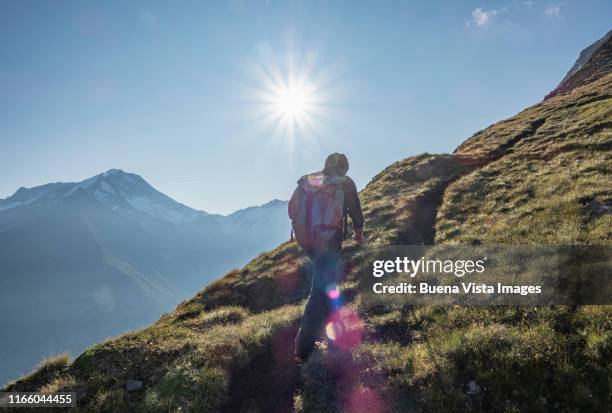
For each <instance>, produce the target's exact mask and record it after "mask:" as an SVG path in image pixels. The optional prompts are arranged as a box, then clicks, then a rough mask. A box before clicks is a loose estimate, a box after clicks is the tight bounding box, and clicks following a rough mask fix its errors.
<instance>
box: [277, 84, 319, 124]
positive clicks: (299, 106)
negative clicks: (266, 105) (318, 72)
mask: <svg viewBox="0 0 612 413" xmlns="http://www.w3.org/2000/svg"><path fill="white" fill-rule="evenodd" d="M313 103H314V97H313V96H311V93H309V91H308V89H307V88H306V86H305V85H295V84H294V85H287V86H285V85H281V86H280V87H279V88H278V90H276V91H275V94H274V97H273V106H274V111H275V112H276V114H277V115H278V116H280V117H282V118H284V119H285V120H287V121H290V122H297V121H299V120H300V119H303V118H304V117H305V116H307V115H308V113H309V111H310V110H312V109H313Z"/></svg>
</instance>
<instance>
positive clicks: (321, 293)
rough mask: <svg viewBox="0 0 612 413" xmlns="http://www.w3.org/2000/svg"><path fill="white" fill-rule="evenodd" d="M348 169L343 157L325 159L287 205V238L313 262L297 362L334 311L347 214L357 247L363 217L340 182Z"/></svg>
mask: <svg viewBox="0 0 612 413" xmlns="http://www.w3.org/2000/svg"><path fill="white" fill-rule="evenodd" d="M348 169H349V164H348V160H347V159H346V156H344V155H343V154H340V153H333V154H331V155H329V156H328V157H327V160H326V161H325V168H324V169H323V170H322V171H320V172H315V173H312V174H310V175H305V176H303V177H302V178H300V180H299V181H298V187H297V189H296V190H295V192H294V193H293V196H292V197H291V200H290V201H289V218H291V224H292V226H293V233H294V234H295V238H296V240H297V242H298V244H300V246H301V247H302V248H303V249H304V251H305V252H306V254H308V256H309V257H310V259H311V260H312V262H313V275H312V286H311V288H310V296H309V297H308V302H307V303H306V308H305V309H304V316H303V317H302V322H301V324H300V329H299V331H298V334H297V337H296V338H295V357H296V359H298V360H304V359H306V358H307V357H308V355H309V354H310V353H311V352H312V350H313V348H314V344H315V341H316V339H317V338H318V337H319V336H320V334H321V331H322V328H323V323H324V322H325V319H326V318H327V317H328V316H329V315H330V314H331V312H332V311H333V310H335V309H336V307H337V306H338V303H339V301H338V298H339V293H338V287H337V284H338V282H339V281H340V280H341V278H342V276H343V275H344V264H343V262H342V259H341V257H340V250H341V249H342V241H343V239H344V235H345V234H344V231H345V225H344V220H345V216H346V214H347V213H348V215H349V216H350V217H351V220H352V222H353V228H354V232H355V236H354V238H355V241H357V242H358V243H360V244H361V243H362V242H363V214H362V212H361V205H360V204H359V196H358V195H357V188H356V187H355V183H354V182H353V180H352V179H351V178H349V177H348V176H346V172H347V171H348Z"/></svg>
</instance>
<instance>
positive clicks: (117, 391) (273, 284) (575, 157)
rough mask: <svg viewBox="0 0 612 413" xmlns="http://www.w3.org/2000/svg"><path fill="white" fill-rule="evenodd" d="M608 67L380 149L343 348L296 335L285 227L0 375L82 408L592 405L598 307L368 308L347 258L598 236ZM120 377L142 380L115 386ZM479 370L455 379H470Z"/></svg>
mask: <svg viewBox="0 0 612 413" xmlns="http://www.w3.org/2000/svg"><path fill="white" fill-rule="evenodd" d="M611 93H612V75H608V76H606V77H604V78H602V79H600V80H598V81H597V82H594V83H591V84H589V85H586V86H583V87H581V88H579V89H576V90H575V91H573V92H572V93H570V94H568V95H562V96H557V97H554V98H552V99H549V100H547V101H545V102H542V103H540V104H538V105H535V106H533V107H531V108H529V109H527V110H525V111H523V112H521V113H520V114H518V115H516V116H515V117H513V118H511V119H508V120H505V121H502V122H499V123H497V124H495V125H492V126H491V127H489V128H487V129H485V130H484V131H481V132H479V133H477V134H475V135H474V136H473V137H472V138H470V139H469V140H467V141H466V142H465V143H464V144H463V145H461V146H460V147H459V148H458V149H457V151H456V153H455V154H454V155H427V154H425V155H420V156H416V157H411V158H407V159H405V160H403V161H399V162H396V163H394V164H393V165H391V166H389V167H388V168H386V169H385V170H384V171H382V172H381V173H380V174H379V175H377V176H376V177H374V178H373V180H372V181H371V182H370V183H369V184H368V186H367V187H366V188H365V189H364V190H363V191H362V193H361V199H362V201H363V205H364V213H365V216H366V222H367V234H366V235H367V237H368V239H369V244H368V246H367V247H358V246H356V245H355V244H354V243H353V242H351V241H349V242H347V243H346V248H345V252H344V254H345V256H346V258H347V262H349V264H350V265H349V273H348V275H347V277H346V280H345V282H344V284H343V289H344V291H345V294H346V297H347V299H348V301H349V304H348V306H350V307H352V308H354V309H355V310H356V311H357V312H358V314H359V315H360V317H361V318H362V319H363V320H364V321H365V341H364V343H363V344H362V345H360V346H359V347H357V348H354V349H353V350H352V351H350V352H342V351H338V350H332V349H330V348H328V347H327V346H326V344H325V343H323V344H322V345H321V346H320V347H319V348H318V349H317V350H316V352H315V353H314V354H313V356H312V357H311V358H310V359H309V360H308V362H307V363H305V364H304V365H303V366H302V367H301V368H299V369H298V368H297V367H296V366H295V365H294V364H293V363H292V362H291V351H292V344H293V343H292V340H293V336H294V335H295V331H296V325H297V322H298V321H299V317H300V315H301V311H302V305H303V300H304V298H305V297H306V296H307V289H308V281H309V277H310V267H309V263H308V261H307V260H305V259H304V257H303V256H302V254H301V253H300V251H299V248H297V247H296V245H295V244H294V243H285V244H283V245H281V246H279V247H278V248H277V249H275V250H273V251H271V252H269V253H265V254H262V255H261V256H259V257H258V258H256V259H255V260H253V261H252V262H251V263H249V264H248V265H247V266H245V267H244V268H242V269H240V270H235V271H233V272H230V273H229V274H227V275H226V276H225V277H223V278H221V279H219V280H218V281H216V282H215V283H213V284H212V285H210V286H209V287H207V288H206V289H204V290H203V291H201V292H200V293H199V294H198V295H196V296H195V297H194V298H193V299H191V300H189V301H186V302H184V303H182V304H181V305H179V306H178V307H177V309H176V310H175V311H174V312H172V313H170V314H167V315H165V316H163V317H162V318H161V319H160V320H159V321H158V322H157V323H155V324H154V325H152V326H150V327H148V328H145V329H143V330H141V331H136V332H131V333H128V334H125V335H123V336H121V337H118V338H115V339H112V340H109V341H107V342H104V343H101V344H99V345H96V346H94V347H92V348H90V349H88V350H87V351H86V352H85V353H83V354H82V355H80V356H79V357H78V358H77V359H76V360H75V361H74V362H73V363H72V364H69V363H66V361H65V359H62V358H60V359H55V360H50V361H48V362H47V363H45V365H44V367H43V368H40V369H39V370H37V371H36V372H34V373H33V374H32V375H30V376H28V377H25V378H23V379H21V380H19V381H17V382H15V383H13V384H11V385H9V386H8V387H7V388H5V389H4V390H20V391H33V390H37V389H44V390H47V391H52V390H60V389H61V390H68V389H74V390H76V391H77V392H78V394H79V397H80V405H81V406H82V409H83V410H84V411H98V410H106V411H141V410H142V411H160V410H161V411H164V410H166V411H175V410H177V409H178V408H179V407H180V408H181V409H182V411H228V412H233V411H253V412H257V411H261V412H264V411H265V412H274V411H287V410H288V409H290V408H293V409H295V410H297V411H306V412H320V411H330V412H333V411H339V410H342V409H345V410H346V409H350V410H352V411H369V412H376V411H377V410H378V411H381V410H384V411H406V410H410V409H414V410H416V411H420V410H424V411H450V410H459V411H462V410H471V411H507V412H511V411H550V410H559V411H576V410H591V411H605V410H610V409H611V408H612V400H611V396H610V394H611V390H610V389H611V386H612V384H611V380H612V379H611V377H612V351H611V349H612V333H611V331H612V330H611V327H612V310H611V309H610V307H593V306H591V307H582V308H567V307H539V308H515V307H512V308H509V307H502V308H490V309H485V308H463V307H451V308H446V307H445V308H442V307H423V308H417V309H408V308H406V309H404V310H402V311H390V312H384V311H382V312H381V311H379V312H372V311H370V310H366V309H364V308H362V307H361V306H360V305H359V297H358V295H357V292H356V291H357V288H356V286H357V285H358V283H359V280H358V279H355V277H354V274H355V273H356V271H355V270H356V269H357V268H359V266H360V265H362V264H361V263H362V262H363V257H366V256H367V254H369V253H370V251H371V248H373V247H375V246H377V245H385V244H390V243H395V242H402V243H432V242H434V241H435V242H437V243H442V242H474V241H475V240H479V241H485V242H487V241H491V242H500V243H597V244H602V243H603V244H606V243H609V242H610V239H611V236H610V228H612V225H611V224H612V222H611V215H610V213H609V211H610V206H611V203H612V201H611V200H612V189H611V188H610V179H609V169H610V165H612V163H611V162H610V157H611V155H610V147H611V144H612V143H611V142H612V139H611V137H612V136H611V129H610V126H611V122H610V119H612V100H611ZM128 379H138V380H142V381H143V382H144V388H143V389H142V390H139V391H135V392H131V393H128V392H126V391H125V390H124V389H125V383H126V381H127V380H128ZM471 381H474V384H476V385H478V386H480V391H479V392H476V393H474V392H472V393H473V394H469V393H470V392H469V391H468V383H470V382H471Z"/></svg>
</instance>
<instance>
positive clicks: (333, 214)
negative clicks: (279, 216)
mask: <svg viewBox="0 0 612 413" xmlns="http://www.w3.org/2000/svg"><path fill="white" fill-rule="evenodd" d="M345 182H346V178H345V177H343V176H327V175H324V174H323V173H321V172H318V173H314V174H311V175H306V176H303V177H302V178H301V179H300V180H299V181H298V187H297V188H296V190H295V192H294V193H293V196H292V197H291V200H290V201H289V218H291V225H292V227H293V234H294V235H295V239H296V241H297V242H298V244H299V245H300V246H301V247H302V248H303V249H304V250H305V251H307V252H312V251H314V250H316V249H318V248H321V247H323V246H325V244H326V243H327V242H328V241H330V240H331V239H332V238H333V237H334V235H336V234H337V233H338V231H342V230H343V226H342V225H343V218H344V189H343V184H344V183H345Z"/></svg>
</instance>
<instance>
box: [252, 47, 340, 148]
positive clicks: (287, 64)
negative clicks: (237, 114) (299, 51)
mask: <svg viewBox="0 0 612 413" xmlns="http://www.w3.org/2000/svg"><path fill="white" fill-rule="evenodd" d="M255 67H256V68H257V70H256V73H255V81H256V83H255V85H256V86H255V87H254V89H253V97H254V98H253V101H254V102H255V103H256V107H255V112H254V118H255V119H256V121H257V122H260V123H259V125H261V130H262V131H263V134H266V135H267V136H270V137H274V138H279V139H281V141H282V142H286V143H290V144H293V142H294V141H296V140H297V139H306V140H313V139H315V138H316V136H317V135H318V134H319V133H320V131H321V130H322V127H323V124H322V123H323V122H324V121H325V119H326V117H327V116H328V113H326V112H327V106H328V104H329V102H330V100H329V99H330V96H329V91H328V90H327V89H326V87H325V85H324V84H323V83H322V79H323V78H324V77H325V76H326V75H327V71H326V70H325V68H322V67H319V65H317V62H316V53H308V54H306V55H305V56H302V58H298V57H296V56H295V55H288V56H287V57H286V59H283V58H278V57H276V56H273V55H272V54H269V55H267V56H266V58H265V59H263V60H262V61H261V62H260V63H259V64H257V65H255ZM258 129H259V128H258Z"/></svg>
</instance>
